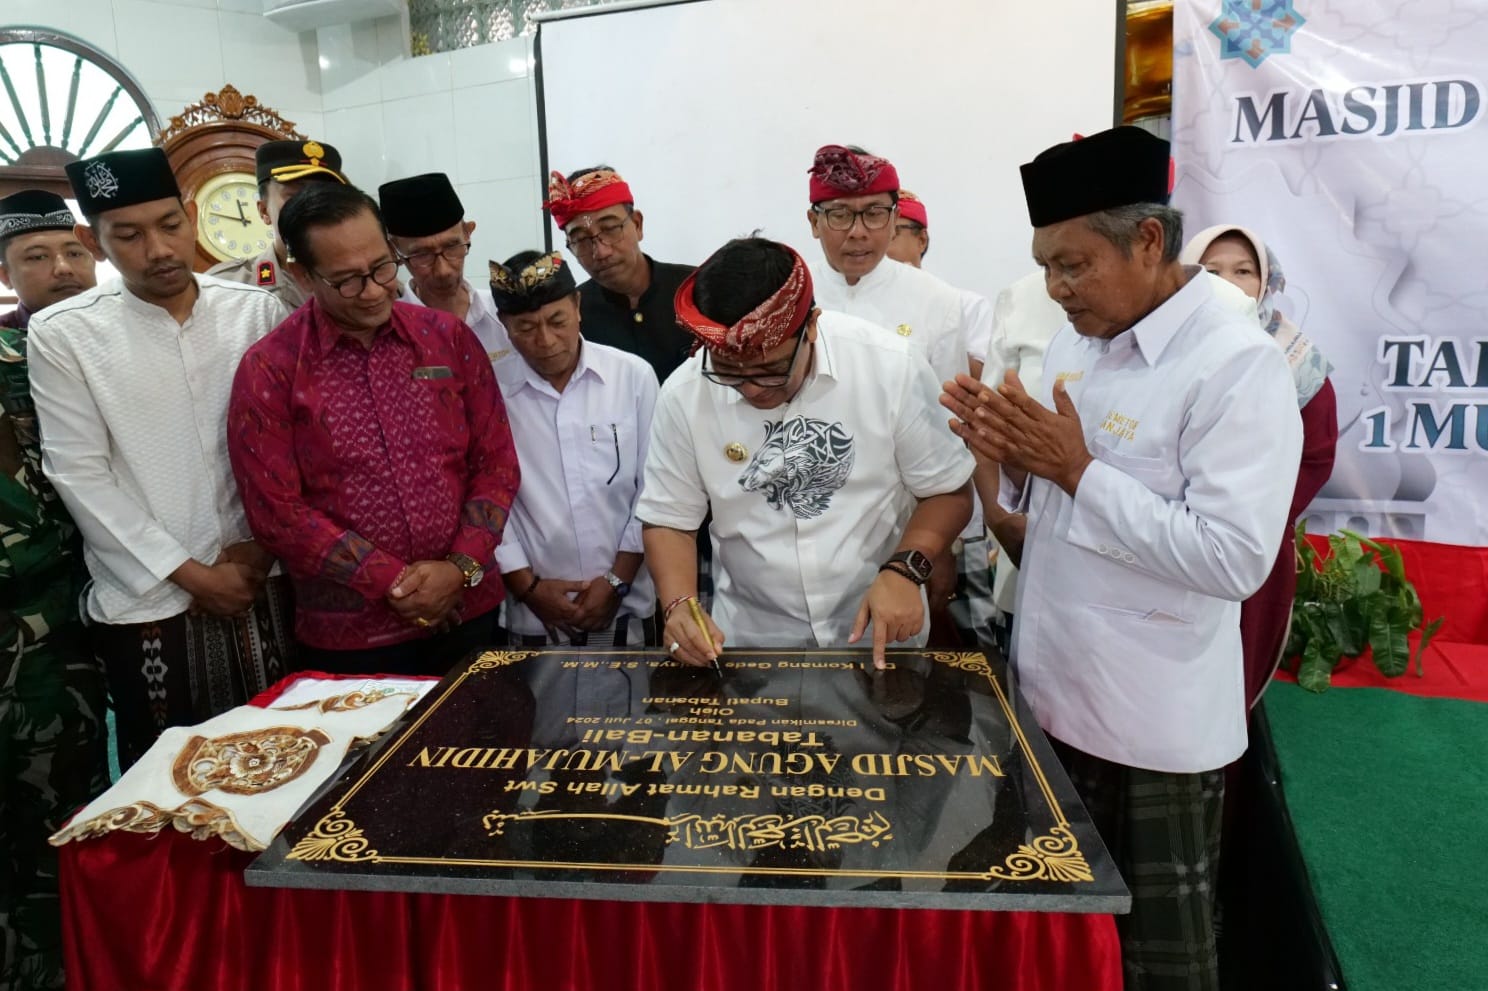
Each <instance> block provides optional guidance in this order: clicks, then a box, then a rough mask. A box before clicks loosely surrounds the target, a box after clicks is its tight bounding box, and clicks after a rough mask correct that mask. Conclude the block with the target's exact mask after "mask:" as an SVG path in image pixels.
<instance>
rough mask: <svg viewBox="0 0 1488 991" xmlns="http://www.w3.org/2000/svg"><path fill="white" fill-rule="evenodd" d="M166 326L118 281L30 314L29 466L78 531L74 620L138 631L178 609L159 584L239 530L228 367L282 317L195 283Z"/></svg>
mask: <svg viewBox="0 0 1488 991" xmlns="http://www.w3.org/2000/svg"><path fill="white" fill-rule="evenodd" d="M196 279H197V285H198V287H199V288H200V295H199V296H198V297H197V300H196V304H195V305H194V306H193V308H192V311H191V316H190V317H189V318H188V319H187V320H186V322H185V323H184V324H177V323H176V321H175V318H174V317H172V316H171V315H170V314H169V313H168V312H166V311H165V310H164V309H162V308H161V307H158V306H155V305H153V304H151V303H147V302H145V301H144V300H142V299H140V298H138V297H137V296H135V295H133V294H132V293H130V292H129V291H128V290H127V289H125V288H124V284H123V283H122V282H121V281H120V280H118V279H112V280H110V281H109V282H107V283H105V284H103V285H100V286H98V287H97V288H95V289H91V290H89V291H87V292H85V293H81V294H79V295H77V296H74V297H73V298H72V299H70V300H67V301H65V302H62V303H58V304H56V305H55V306H52V307H48V308H47V309H46V310H45V311H43V312H42V313H40V314H38V315H37V316H36V317H34V318H32V320H31V326H30V330H29V332H28V336H29V344H28V359H29V362H30V369H31V392H32V395H33V396H34V397H35V399H36V415H37V419H38V421H39V422H40V427H41V440H42V467H43V469H44V470H45V471H46V475H47V477H48V478H49V479H50V480H51V482H52V485H53V486H55V487H56V489H57V493H58V494H59V495H60V496H61V497H62V501H63V503H65V504H66V506H67V511H68V512H69V513H71V514H72V518H73V519H74V520H76V521H77V525H78V529H79V530H80V531H82V535H83V558H84V561H85V562H86V563H87V565H88V572H89V574H90V575H91V576H92V578H93V584H92V586H91V588H90V591H89V593H88V613H89V615H90V616H91V617H92V618H93V619H96V620H98V621H100V622H104V623H144V622H149V621H151V620H157V619H165V618H167V617H170V616H175V615H177V614H179V613H181V612H184V611H185V610H186V608H187V606H189V605H190V604H191V596H190V595H189V594H187V593H186V591H185V590H184V589H182V588H181V587H180V586H178V585H176V584H175V583H173V582H171V581H169V580H168V577H167V576H169V575H170V573H171V572H173V571H175V570H176V569H177V568H179V567H180V566H181V565H183V564H185V563H186V562H187V561H188V560H190V559H192V558H194V559H196V560H197V561H200V562H202V563H203V564H212V563H213V562H214V561H215V560H216V559H217V555H218V554H219V553H220V552H221V551H222V549H223V548H224V547H227V546H228V545H230V544H234V543H237V542H238V541H242V540H248V539H250V538H251V536H252V535H251V533H250V532H249V530H248V521H247V519H246V518H245V517H244V515H243V505H242V502H241V501H240V500H239V498H238V487H237V484H236V483H235V482H234V481H233V475H232V468H231V466H230V465H229V464H228V460H227V402H228V397H229V394H230V393H231V391H232V383H233V376H234V375H235V374H236V373H237V370H238V361H239V360H240V359H241V358H242V356H243V352H244V351H246V350H248V347H249V345H251V344H253V343H254V342H255V341H257V340H258V339H259V338H260V337H263V336H264V335H265V334H267V333H268V332H269V331H270V330H272V329H273V328H274V327H275V326H276V325H277V324H278V323H279V321H281V320H283V319H284V318H285V317H286V316H288V315H289V311H288V310H287V309H286V307H285V306H284V304H283V303H281V302H280V301H279V300H278V299H276V298H275V297H274V296H273V295H272V294H270V293H269V292H267V291H265V290H263V289H259V288H258V287H256V286H247V285H243V284H242V283H238V282H228V281H226V280H223V279H218V278H214V277H211V276H204V275H198V276H197V277H196Z"/></svg>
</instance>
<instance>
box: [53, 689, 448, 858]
mask: <svg viewBox="0 0 1488 991" xmlns="http://www.w3.org/2000/svg"><path fill="white" fill-rule="evenodd" d="M321 684H323V685H332V684H335V685H338V686H340V688H341V692H340V694H334V695H328V696H324V697H320V698H309V699H304V700H300V699H288V700H287V701H288V704H289V706H292V708H286V707H284V703H285V701H286V700H285V699H284V698H282V697H281V699H280V700H279V705H278V706H276V707H275V708H272V709H261V708H258V707H256V706H250V705H243V706H239V707H237V708H236V709H232V710H231V711H228V712H224V713H223V714H222V715H220V716H216V717H214V718H212V719H209V720H207V721H206V722H204V723H200V724H199V725H196V726H176V727H172V728H170V729H168V730H166V731H165V732H164V733H162V734H161V735H160V738H159V739H158V740H156V741H155V745H154V746H152V747H151V748H150V749H149V750H148V751H147V752H146V753H145V755H144V757H142V758H140V760H139V762H138V763H136V764H135V765H134V766H133V767H131V768H130V769H129V770H128V771H127V772H125V774H124V776H123V777H121V778H120V779H119V780H118V782H116V783H115V784H114V786H113V787H112V788H110V789H109V790H108V791H106V792H104V793H103V794H102V795H100V796H99V797H98V798H97V799H95V800H94V801H93V802H91V803H90V804H89V805H88V806H87V807H86V808H85V809H83V810H82V811H81V812H79V813H78V814H77V815H76V816H74V817H73V818H72V821H71V823H70V824H69V825H67V826H66V827H65V828H63V829H62V830H61V831H60V832H58V833H57V834H56V835H55V836H53V837H51V840H50V842H51V844H52V845H53V846H61V845H62V844H63V843H67V842H69V841H71V840H77V839H87V838H91V837H95V836H102V835H104V834H105V833H110V832H113V831H115V830H121V829H122V830H128V831H129V832H134V833H153V832H157V831H159V830H161V829H164V828H165V827H167V826H174V827H175V828H176V829H178V830H180V831H181V832H183V833H190V834H191V835H192V836H193V837H194V838H196V839H204V838H206V837H207V836H212V835H215V836H220V837H222V839H223V840H224V841H226V842H227V843H228V844H229V845H231V846H234V847H237V848H238V849H239V850H262V849H264V848H265V847H266V846H268V844H269V842H270V841H272V840H273V838H274V837H275V836H276V835H278V833H279V830H281V829H283V828H284V825H285V824H286V823H287V822H289V820H290V818H291V817H292V816H293V815H294V814H295V813H296V812H297V811H299V809H300V807H301V806H302V805H304V803H305V801H306V800H307V799H309V798H310V796H311V795H312V794H314V793H315V791H316V790H317V789H318V788H320V786H321V785H322V784H324V783H325V782H326V781H327V780H328V779H329V778H330V777H331V775H332V774H334V773H335V772H336V769H337V768H338V767H339V766H340V765H341V760H342V758H343V757H345V756H346V752H347V750H349V749H350V748H351V747H352V745H353V744H355V743H357V742H359V741H366V740H371V739H374V738H376V737H377V736H379V735H381V734H382V733H384V732H386V731H387V729H388V728H389V727H391V726H392V725H393V724H394V723H395V722H396V721H397V720H398V718H399V717H400V716H402V715H403V713H404V712H405V711H407V709H408V707H409V706H410V705H412V704H413V703H414V701H416V700H417V698H418V695H416V694H414V693H413V692H412V691H397V692H394V693H392V694H384V693H383V692H382V691H381V689H382V688H383V687H386V686H385V685H379V686H376V688H375V689H374V690H373V691H368V692H363V691H357V690H348V689H349V688H350V684H349V683H348V682H345V681H342V682H335V683H332V682H321ZM429 684H430V685H431V686H432V685H433V684H434V682H430V683H429Z"/></svg>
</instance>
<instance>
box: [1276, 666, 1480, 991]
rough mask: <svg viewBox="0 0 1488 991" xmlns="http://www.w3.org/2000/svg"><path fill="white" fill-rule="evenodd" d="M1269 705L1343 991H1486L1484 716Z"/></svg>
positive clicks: (1318, 700) (1416, 701) (1292, 696)
mask: <svg viewBox="0 0 1488 991" xmlns="http://www.w3.org/2000/svg"><path fill="white" fill-rule="evenodd" d="M1265 705H1266V713H1267V715H1268V716H1269V717H1270V720H1271V730H1272V734H1273V736H1274V739H1275V743H1276V753H1277V758H1278V760H1279V762H1280V765H1281V772H1282V788H1283V791H1284V792H1285V794H1286V801H1287V806H1288V807H1289V808H1290V810H1291V814H1292V820H1293V823H1294V825H1295V827H1296V833H1297V841H1298V843H1299V844H1300V846H1301V848H1302V855H1303V858H1304V859H1305V860H1306V862H1307V870H1308V873H1309V874H1310V876H1311V879H1312V888H1313V891H1314V892H1316V894H1317V900H1318V904H1319V906H1320V908H1321V910H1322V914H1323V919H1324V921H1325V922H1326V924H1327V926H1328V932H1329V935H1330V936H1331V937H1332V940H1333V946H1334V949H1335V950H1336V951H1337V953H1338V958H1339V962H1340V964H1341V965H1342V967H1343V978H1344V981H1345V982H1346V984H1347V986H1348V988H1349V991H1416V989H1422V991H1426V989H1431V991H1436V989H1454V991H1456V989H1488V890H1485V889H1488V704H1484V703H1482V702H1461V701H1457V700H1455V699H1440V698H1417V697H1413V696H1409V695H1404V694H1401V693H1399V692H1395V691H1390V690H1388V689H1378V688H1335V689H1334V690H1332V691H1330V692H1328V693H1327V694H1325V695H1312V694H1309V693H1308V692H1305V691H1303V690H1302V689H1300V688H1298V687H1297V686H1296V685H1294V684H1287V683H1284V682H1277V683H1275V684H1273V685H1272V686H1271V689H1270V690H1269V691H1268V692H1267V693H1266V699H1265Z"/></svg>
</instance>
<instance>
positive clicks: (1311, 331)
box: [1173, 0, 1488, 544]
mask: <svg viewBox="0 0 1488 991" xmlns="http://www.w3.org/2000/svg"><path fill="white" fill-rule="evenodd" d="M1173 39H1174V46H1173V47H1174V59H1173V70H1174V72H1173V154H1174V157H1175V159H1176V161H1177V167H1178V172H1177V175H1178V181H1177V185H1176V187H1175V190H1174V203H1175V204H1176V205H1177V206H1179V207H1181V208H1183V210H1184V211H1185V214H1186V219H1185V228H1186V230H1187V231H1188V232H1189V233H1190V234H1192V233H1195V232H1197V231H1199V230H1201V229H1202V228H1205V227H1208V226H1210V225H1213V224H1222V223H1234V224H1236V225H1240V226H1245V227H1248V228H1250V229H1252V230H1254V231H1255V232H1256V233H1257V234H1259V235H1260V237H1261V238H1263V239H1264V240H1265V241H1266V242H1267V243H1268V245H1269V246H1270V247H1271V248H1272V250H1273V252H1274V253H1275V255H1276V257H1277V259H1278V260H1279V262H1280V265H1281V267H1282V269H1283V270H1284V271H1285V273H1286V277H1287V291H1286V297H1285V300H1284V302H1283V304H1282V308H1283V309H1284V310H1285V311H1286V312H1288V313H1289V314H1290V315H1291V316H1292V317H1293V319H1294V320H1295V321H1296V322H1297V324H1298V325H1300V327H1301V328H1302V331H1303V332H1304V333H1306V334H1307V335H1309V336H1310V337H1312V339H1313V340H1314V341H1316V342H1317V344H1318V345H1319V346H1320V347H1321V348H1322V349H1323V352H1324V354H1325V355H1326V356H1327V358H1328V360H1329V361H1330V363H1331V364H1332V366H1333V372H1332V376H1331V378H1332V381H1333V385H1334V388H1335V389H1336V391H1337V394H1338V418H1339V428H1340V436H1339V444H1338V459H1337V463H1336V465H1335V467H1334V470H1333V477H1332V480H1331V481H1330V482H1329V483H1328V485H1327V487H1326V488H1324V489H1323V491H1322V494H1321V496H1320V497H1319V498H1318V500H1317V501H1316V502H1315V503H1314V504H1313V505H1312V507H1311V508H1310V509H1309V511H1308V513H1307V514H1306V516H1307V518H1308V520H1309V529H1310V530H1312V531H1314V532H1328V531H1333V530H1337V529H1340V528H1345V527H1346V528H1349V529H1356V530H1362V531H1365V532H1368V533H1371V534H1375V535H1383V536H1393V537H1407V538H1415V539H1425V540H1434V541H1441V542H1444V543H1457V544H1485V543H1488V497H1485V494H1488V178H1485V177H1488V126H1485V125H1488V122H1485V120H1484V118H1485V114H1488V108H1485V106H1484V95H1485V93H1484V81H1483V79H1484V77H1485V76H1488V72H1484V70H1483V66H1484V65H1485V63H1484V61H1483V53H1484V52H1485V51H1488V0H1424V2H1421V3H1413V4H1399V3H1396V2H1391V0H1327V2H1323V0H1177V3H1176V4H1175V9H1174V32H1173ZM1256 440H1257V442H1258V443H1264V438H1256Z"/></svg>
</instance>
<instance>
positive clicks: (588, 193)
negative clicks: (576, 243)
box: [543, 169, 635, 227]
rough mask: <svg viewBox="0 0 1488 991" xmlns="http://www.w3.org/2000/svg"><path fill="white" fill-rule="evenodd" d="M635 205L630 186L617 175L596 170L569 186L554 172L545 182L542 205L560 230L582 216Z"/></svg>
mask: <svg viewBox="0 0 1488 991" xmlns="http://www.w3.org/2000/svg"><path fill="white" fill-rule="evenodd" d="M634 202H635V197H633V196H631V194H630V187H629V186H628V185H626V184H625V180H624V179H622V178H620V175H619V173H617V172H612V171H610V170H609V169H599V170H597V171H595V172H586V173H584V174H583V175H581V176H579V177H578V178H577V179H575V180H574V181H573V182H572V183H570V182H569V181H568V180H567V179H565V178H563V173H561V172H554V173H553V174H552V176H551V177H549V179H548V201H547V202H546V203H544V204H543V206H545V207H547V208H548V211H549V212H550V213H552V215H553V220H554V222H556V223H557V224H558V226H559V227H567V226H568V222H569V221H570V220H572V219H573V218H575V217H577V216H578V215H579V214H581V213H592V212H593V211H595V210H603V209H604V208H605V207H609V206H615V205H616V204H618V203H634Z"/></svg>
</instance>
